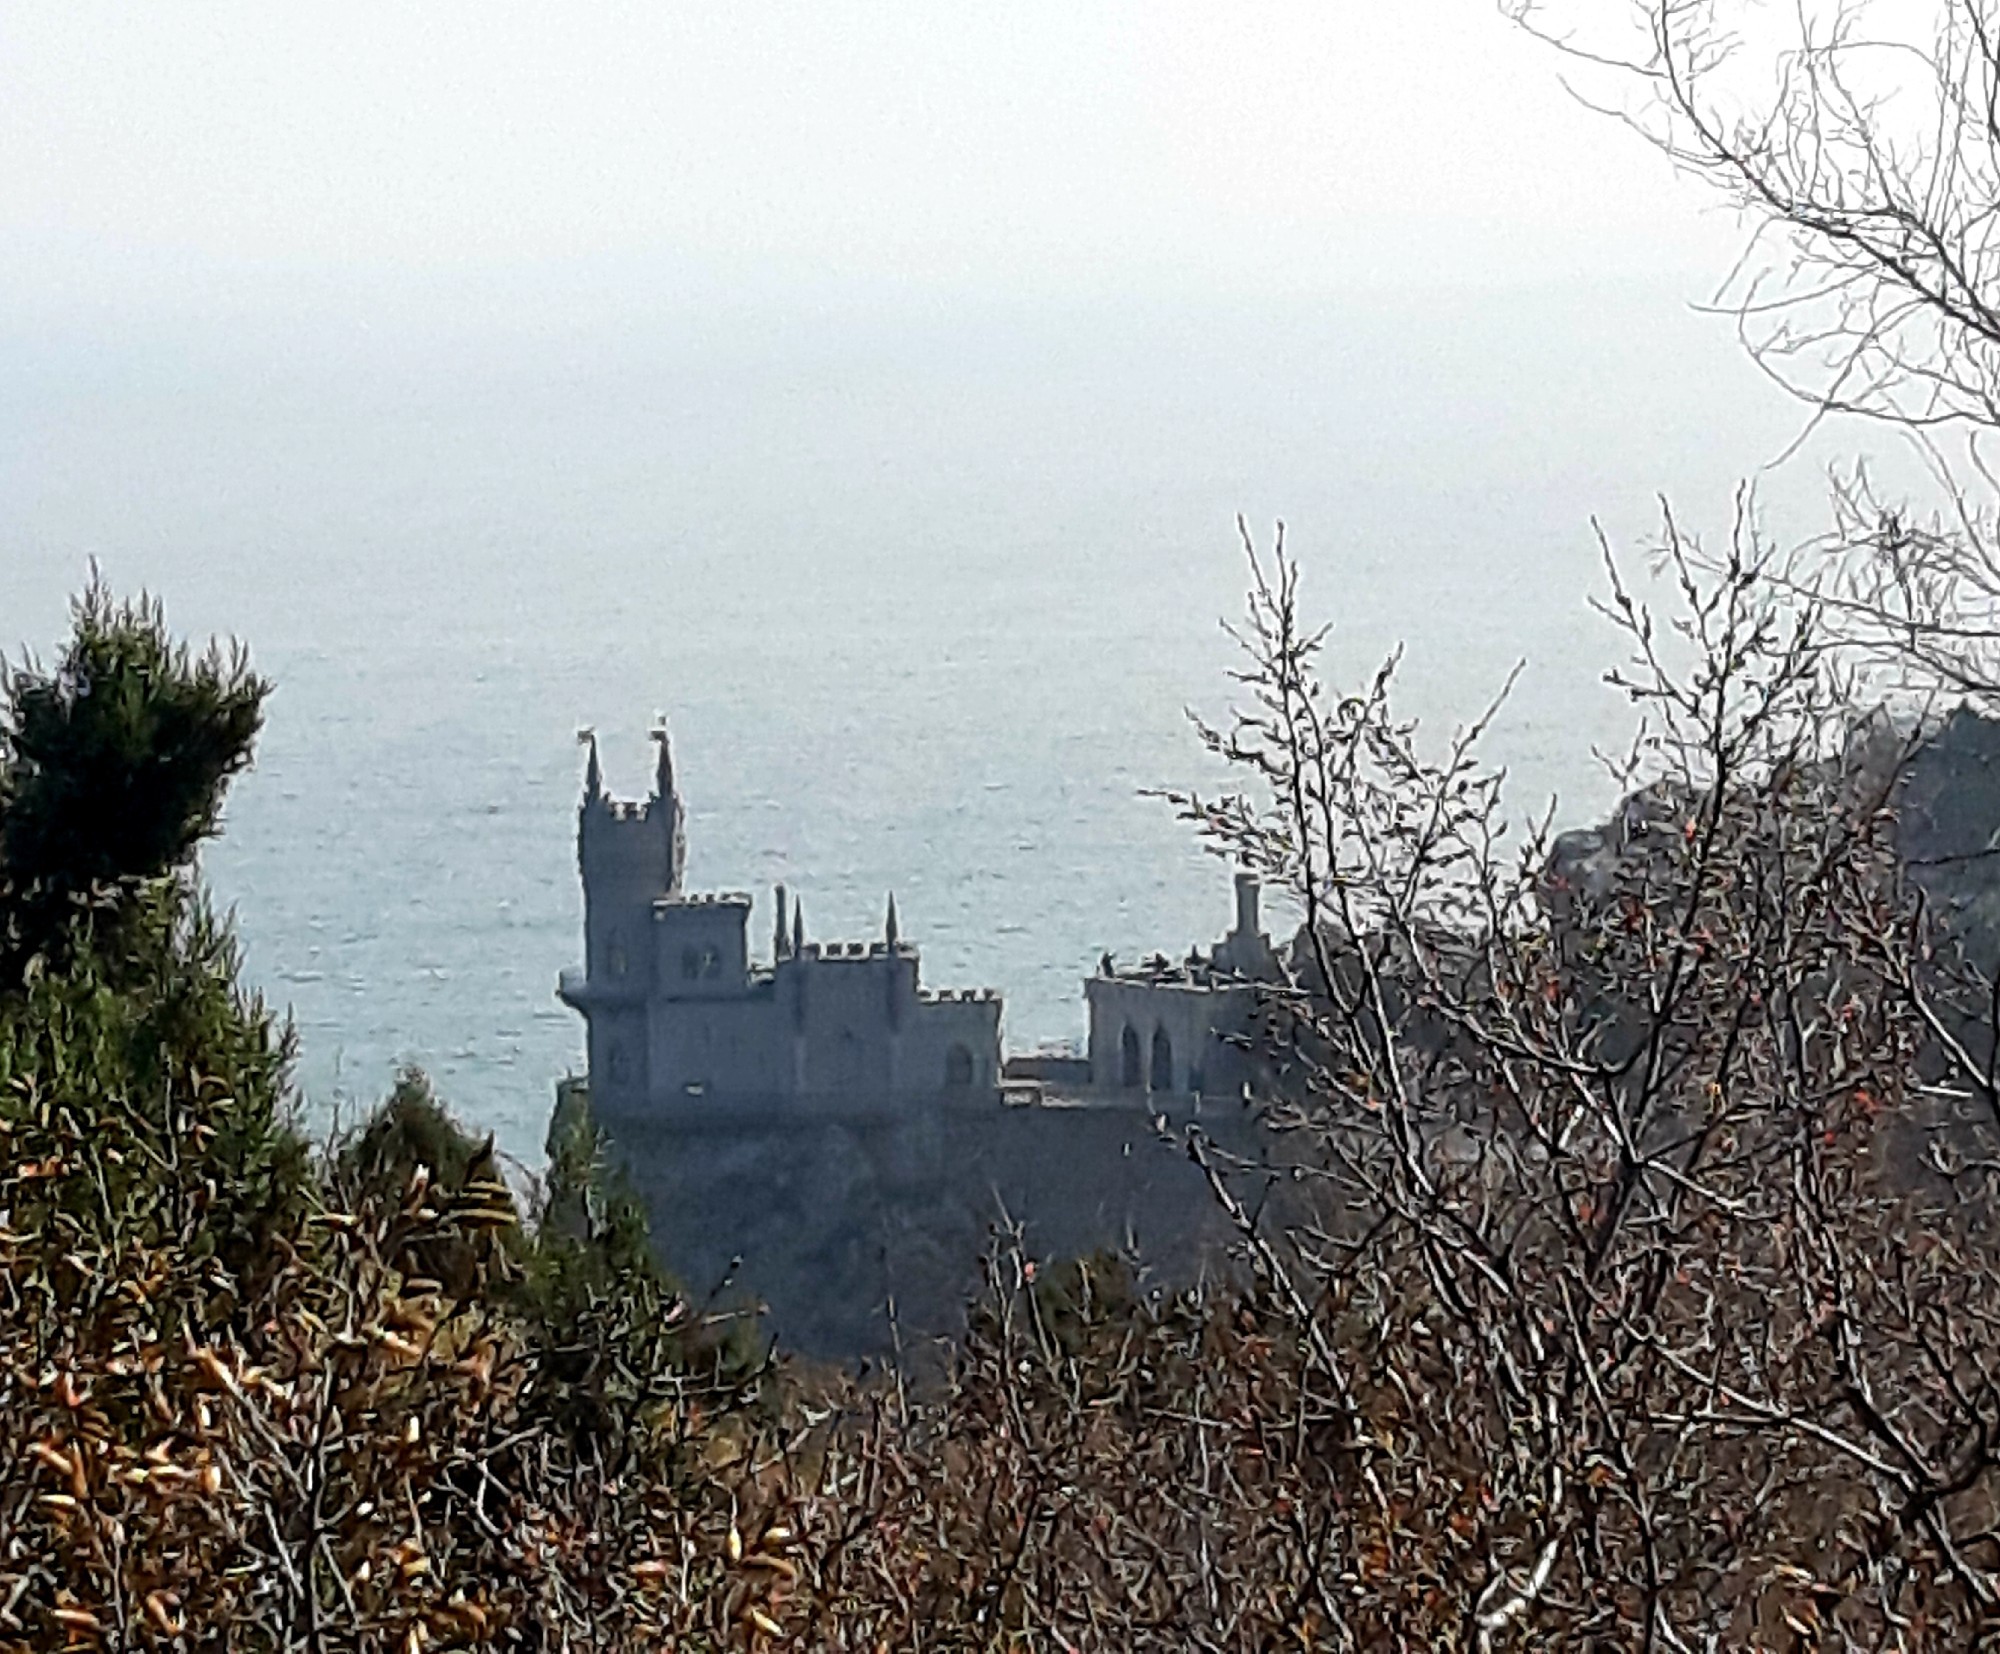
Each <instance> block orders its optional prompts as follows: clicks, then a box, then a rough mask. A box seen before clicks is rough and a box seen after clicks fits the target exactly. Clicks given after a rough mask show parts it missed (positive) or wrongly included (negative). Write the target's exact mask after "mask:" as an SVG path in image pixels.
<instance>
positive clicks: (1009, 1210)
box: [601, 1101, 1257, 1360]
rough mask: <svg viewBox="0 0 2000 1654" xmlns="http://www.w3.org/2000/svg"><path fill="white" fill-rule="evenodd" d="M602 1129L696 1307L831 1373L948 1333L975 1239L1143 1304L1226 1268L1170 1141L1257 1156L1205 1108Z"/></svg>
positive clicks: (647, 1121)
mask: <svg viewBox="0 0 2000 1654" xmlns="http://www.w3.org/2000/svg"><path fill="white" fill-rule="evenodd" d="M601 1123H602V1124H603V1125H604V1127H605V1128H606V1130H607V1132H608V1134H609V1135H610V1137H611V1139H612V1141H613V1143H614V1144H615V1147H616V1152H617V1155H618V1158H619V1160H620V1162H621V1163H622V1165H623V1167H624V1168H625V1170H626V1172H627V1175H628V1176H629V1177H630V1178H631V1180H632V1184H633V1186H634V1187H635V1188H636V1189H637V1190H638V1191H639V1192H640V1193H641V1195H642V1197H643V1198H644V1200H645V1202H646V1204H647V1207H648V1210H649V1213H650V1216H651V1221H652V1228H653V1235H654V1239H655V1241H656V1243H657V1244H658V1245H659V1247H660V1249H661V1252H662V1255H663V1256H664V1257H665V1258H666V1259H667V1261H668V1263H669V1264H670V1265H671V1267H672V1268H673V1270H674V1271H675V1273H676V1274H677V1275H678V1276H679V1277H680V1278H681V1279H682V1280H683V1281H684V1282H685V1284H686V1286H687V1288H688V1290H689V1292H690V1293H691V1295H692V1296H693V1297H694V1298H695V1300H696V1302H698V1303H699V1302H702V1301H703V1300H704V1299H711V1300H712V1301H714V1302H715V1303H717V1304H719V1305H741V1304H744V1303H753V1302H754V1303H757V1304H760V1305H762V1306H763V1308H764V1310H765V1311H766V1326H767V1328H768V1330H769V1331H770V1333H771V1334H772V1336H773V1337H774V1338H775V1339H776V1341H777V1342H778V1344H779V1346H780V1347H782V1348H784V1349H786V1350H789V1351H796V1352H799V1353H801V1354H805V1355H809V1356H816V1357H823V1358H828V1359H839V1360H849V1359H855V1358H859V1357H868V1356H874V1357H881V1356H888V1355H890V1354H892V1353H893V1352H894V1351H895V1350H896V1348H897V1347H898V1346H899V1345H900V1346H901V1347H902V1348H903V1350H904V1351H905V1352H906V1353H907V1352H909V1351H911V1350H913V1349H915V1348H917V1347H918V1346H920V1345H922V1344H924V1343H925V1342H927V1341H929V1340H931V1339H934V1338H937V1337H940V1336H950V1335H953V1334H955V1333H957V1332H958V1331H959V1330H960V1329H961V1328H962V1326H963V1324H964V1316H965V1310H966V1306H967V1304H968V1303H969V1302H970V1300H971V1299H972V1297H973V1295H974V1294H975V1293H976V1292H977V1290H978V1288H979V1285H980V1269H981V1264H982V1260H983V1259H984V1257H985V1256H986V1253H987V1249H988V1243H989V1240H990V1238H991V1237H992V1236H993V1235H994V1233H995V1232H996V1231H1002V1232H1004V1231H1005V1230H1007V1229H1009V1228H1011V1227H1012V1226H1015V1225H1018V1226H1019V1228H1020V1230H1021V1234H1022V1240H1023V1244H1024V1246H1025V1248H1026V1250H1027V1252H1028V1254H1029V1255H1030V1256H1033V1257H1039V1258H1044V1259H1054V1258H1067V1257H1083V1256H1088V1255H1090V1254H1092V1253H1097V1252H1105V1251H1121V1252H1130V1253H1132V1254H1134V1255H1135V1256H1136V1257H1137V1258H1138V1260H1139V1262H1140V1265H1141V1266H1142V1267H1141V1272H1140V1273H1141V1278H1142V1280H1143V1281H1145V1282H1148V1283H1150V1284H1152V1285H1155V1286H1161V1287H1175V1286H1180V1285H1185V1284H1187V1283H1189V1282H1191V1281H1192V1280H1193V1279H1194V1278H1195V1277H1196V1276H1197V1275H1198V1274H1200V1273H1201V1272H1202V1271H1204V1270H1207V1271H1223V1270H1228V1269H1230V1268H1231V1267H1232V1266H1231V1264H1230V1261H1229V1258H1228V1243H1229V1241H1230V1239H1231V1236H1232V1231H1231V1229H1230V1226H1229V1224H1228V1222H1227V1220H1226V1218H1225V1217H1224V1216H1223V1214H1222V1212H1221V1211H1220V1209H1219V1208H1218V1207H1217V1205H1216V1203H1215V1200H1214V1198H1213V1196H1212V1194H1211V1192H1210V1190H1209V1188H1208V1186H1207V1183H1206V1181H1205V1179H1204V1177H1203V1174H1202V1172H1201V1170H1200V1169H1199V1168H1198V1167H1197V1166H1196V1165H1195V1164H1194V1163H1193V1162H1192V1161H1191V1160H1190V1159H1189V1158H1188V1155H1187V1153H1186V1150H1185V1147H1184V1146H1183V1141H1182V1138H1181V1133H1182V1132H1183V1131H1184V1130H1185V1129H1186V1128H1188V1127H1190V1126H1195V1127H1199V1128H1200V1129H1201V1130H1202V1131H1203V1132H1204V1133H1205V1134H1206V1135H1207V1136H1209V1137H1211V1138H1213V1139H1215V1140H1217V1141H1218V1142H1219V1143H1221V1144H1223V1145H1225V1146H1233V1147H1235V1148H1236V1149H1238V1150H1241V1151H1244V1152H1248V1151H1250V1150H1253V1149H1254V1148H1255V1147H1256V1146H1257V1145H1256V1143H1255V1135H1256V1128H1255V1126H1254V1123H1253V1122H1252V1121H1251V1119H1250V1118H1249V1116H1248V1114H1247V1113H1246V1111H1245V1110H1244V1109H1243V1108H1242V1106H1241V1105H1239V1104H1231V1105H1217V1104H1216V1103H1214V1102H1212V1101H1211V1102H1209V1103H1208V1104H1207V1105H1206V1106H1205V1108H1204V1109H1196V1108H1194V1107H1193V1106H1192V1105H1189V1104H1187V1103H1185V1102H1182V1103H1181V1104H1180V1105H1179V1106H1178V1109H1177V1112H1176V1114H1175V1115H1173V1116H1172V1117H1169V1116H1167V1115H1163V1114H1154V1113H1151V1112H1149V1111H1148V1110H1147V1109H1146V1108H1145V1107H1144V1106H1143V1105H1140V1104H1136V1103H1132V1102H1126V1101H1115V1102H1114V1101H1094V1102H1079V1103H1075V1104H1031V1105H1022V1106H1014V1105H1009V1104H1003V1103H997V1102H985V1103H971V1102H967V1103H962V1104H953V1103H949V1102H944V1101H938V1102H935V1103H927V1104H922V1105H916V1106H910V1107H906V1108H899V1109H896V1110H881V1111H876V1112H873V1113H863V1112H860V1111H853V1112H848V1113H843V1114H839V1115H835V1114H829V1113H826V1112H824V1111H803V1110H789V1109H783V1108H765V1109H759V1110H734V1111H728V1112H724V1111H719V1110H718V1111H713V1112H709V1113H706V1114H704V1115H702V1116H700V1117H698V1118H697V1117H689V1116H686V1115H674V1114H669V1113H667V1112H665V1111H660V1112H653V1111H641V1112H634V1113H628V1114H619V1115H613V1116H610V1117H608V1118H604V1119H603V1120H602V1121H601ZM891 1305H893V1306H894V1322H893V1323H892V1321H891V1313H890V1306H891Z"/></svg>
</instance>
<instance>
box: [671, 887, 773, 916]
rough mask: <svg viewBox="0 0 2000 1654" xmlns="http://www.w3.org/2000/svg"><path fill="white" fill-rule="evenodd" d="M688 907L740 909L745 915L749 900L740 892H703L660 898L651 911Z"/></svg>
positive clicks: (748, 908) (748, 907)
mask: <svg viewBox="0 0 2000 1654" xmlns="http://www.w3.org/2000/svg"><path fill="white" fill-rule="evenodd" d="M689 907H740V908H742V909H743V910H744V911H745V912H746V913H747V912H748V911H749V910H750V898H749V897H748V896H746V895H745V894H744V893H743V892H742V891H740V890H723V891H705V892H697V893H695V894H691V895H673V896H662V897H660V898H659V899H658V900H657V901H655V902H654V903H653V911H654V912H655V913H658V912H659V911H660V910H661V909H663V908H667V909H673V908H689Z"/></svg>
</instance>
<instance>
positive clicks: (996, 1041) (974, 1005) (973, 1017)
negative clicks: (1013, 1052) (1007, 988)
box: [902, 994, 1000, 1093]
mask: <svg viewBox="0 0 2000 1654" xmlns="http://www.w3.org/2000/svg"><path fill="white" fill-rule="evenodd" d="M954 1047H958V1048H959V1049H961V1050H962V1051H963V1053H964V1055H965V1057H966V1058H968V1059H969V1062H968V1063H967V1064H965V1065H963V1066H961V1065H960V1064H958V1063H956V1062H954V1060H953V1048H954ZM904 1056H905V1059H906V1060H905V1063H904V1068H903V1074H902V1082H903V1089H904V1090H906V1091H915V1092H924V1093H936V1092H939V1091H958V1090H966V1091H991V1090H992V1088H993V1087H995V1086H997V1085H998V1084H999V1083H1000V1001H999V1000H998V999H997V998H995V997H994V996H993V995H991V994H986V995H983V996H981V997H978V998H973V997H971V996H969V995H966V996H953V997H949V998H946V997H938V998H926V999H924V1000H922V1001H921V1002H919V1003H918V1005H917V1007H916V1014H915V1016H914V1017H913V1018H912V1020H911V1027H910V1030H909V1033H908V1034H907V1035H906V1036H905V1040H904Z"/></svg>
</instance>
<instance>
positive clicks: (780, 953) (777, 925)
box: [771, 885, 792, 963]
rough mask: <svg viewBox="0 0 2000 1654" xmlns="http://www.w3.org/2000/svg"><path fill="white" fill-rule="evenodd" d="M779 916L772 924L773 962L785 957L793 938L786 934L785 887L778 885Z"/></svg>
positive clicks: (789, 950)
mask: <svg viewBox="0 0 2000 1654" xmlns="http://www.w3.org/2000/svg"><path fill="white" fill-rule="evenodd" d="M777 909H778V912H777V917H776V919H775V920H774V921H773V922H772V926H771V959H772V962H773V963H776V962H777V961H778V960H780V959H783V958H784V957H785V956H786V955H787V954H789V953H790V952H791V951H792V950H791V946H790V943H791V938H790V937H789V936H787V935H786V934H785V887H784V886H783V885H779V886H778V901H777Z"/></svg>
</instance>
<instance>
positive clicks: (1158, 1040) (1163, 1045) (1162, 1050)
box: [1148, 1028, 1174, 1091]
mask: <svg viewBox="0 0 2000 1654" xmlns="http://www.w3.org/2000/svg"><path fill="white" fill-rule="evenodd" d="M1173 1088H1174V1042H1173V1041H1172V1040H1170V1039H1168V1038H1167V1031H1166V1029H1164V1028H1155V1029H1154V1030H1153V1076H1152V1084H1151V1085H1150V1086H1149V1087H1148V1089H1149V1090H1152V1091H1171V1090H1173Z"/></svg>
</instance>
